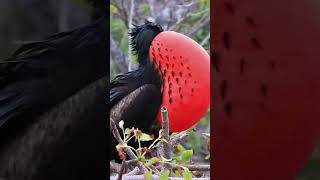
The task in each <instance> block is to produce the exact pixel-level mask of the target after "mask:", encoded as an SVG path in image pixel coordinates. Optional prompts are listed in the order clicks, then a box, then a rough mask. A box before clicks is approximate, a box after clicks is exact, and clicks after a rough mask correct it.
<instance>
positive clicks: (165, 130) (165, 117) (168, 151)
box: [160, 107, 172, 170]
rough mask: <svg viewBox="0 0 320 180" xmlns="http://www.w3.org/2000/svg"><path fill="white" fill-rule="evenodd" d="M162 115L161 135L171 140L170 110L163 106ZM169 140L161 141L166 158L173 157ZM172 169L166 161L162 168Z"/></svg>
mask: <svg viewBox="0 0 320 180" xmlns="http://www.w3.org/2000/svg"><path fill="white" fill-rule="evenodd" d="M161 115H162V129H163V131H162V133H161V136H162V137H163V138H164V139H165V140H166V141H167V142H169V141H170V136H169V117H168V110H167V108H166V107H162V108H161ZM167 142H162V143H161V148H160V154H161V155H162V156H163V157H164V158H166V159H171V150H172V149H171V147H170V144H169V143H167ZM168 169H170V165H169V164H167V163H165V164H164V165H163V167H162V170H168Z"/></svg>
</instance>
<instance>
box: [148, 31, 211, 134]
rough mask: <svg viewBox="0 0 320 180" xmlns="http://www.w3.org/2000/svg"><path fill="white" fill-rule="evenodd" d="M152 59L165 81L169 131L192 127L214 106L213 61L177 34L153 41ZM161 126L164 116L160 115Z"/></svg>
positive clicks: (165, 35)
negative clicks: (211, 102)
mask: <svg viewBox="0 0 320 180" xmlns="http://www.w3.org/2000/svg"><path fill="white" fill-rule="evenodd" d="M149 56H150V61H151V63H153V64H154V66H155V68H156V69H157V71H158V72H159V74H160V76H161V78H162V82H163V83H162V87H161V91H162V94H163V95H162V104H161V106H160V107H163V106H165V107H167V109H168V116H169V129H170V131H171V132H180V131H183V130H186V129H188V128H190V127H192V126H193V125H194V124H195V123H197V122H198V121H199V120H200V119H201V118H202V117H203V116H204V115H205V113H206V112H207V111H208V108H209V105H210V57H209V55H208V53H207V52H206V50H205V49H204V48H203V47H201V46H200V45H199V44H198V43H197V42H195V41H194V40H192V39H191V38H189V37H187V36H185V35H183V34H180V33H177V32H173V31H166V32H161V33H160V34H158V35H157V36H156V37H155V38H154V39H153V41H152V43H151V46H150V49H149ZM158 123H159V125H160V126H161V123H162V119H161V112H160V111H159V113H158Z"/></svg>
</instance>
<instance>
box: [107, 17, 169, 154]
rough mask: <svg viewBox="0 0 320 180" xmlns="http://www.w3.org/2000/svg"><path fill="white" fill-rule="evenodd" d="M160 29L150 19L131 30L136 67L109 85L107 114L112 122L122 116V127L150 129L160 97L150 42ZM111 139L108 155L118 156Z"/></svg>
mask: <svg viewBox="0 0 320 180" xmlns="http://www.w3.org/2000/svg"><path fill="white" fill-rule="evenodd" d="M162 31H163V30H162V28H161V27H160V26H159V25H156V24H154V23H151V22H146V24H144V25H142V26H136V27H135V28H133V29H132V30H131V33H130V36H131V46H132V49H133V51H134V52H135V53H136V54H137V55H138V63H139V68H138V69H137V70H135V71H132V72H128V73H125V74H122V75H118V76H117V77H115V79H114V80H112V82H111V83H110V89H109V92H110V94H109V98H110V105H111V112H110V116H111V118H114V121H116V122H119V121H120V120H124V122H125V126H126V127H129V128H130V127H135V128H139V129H141V130H142V131H143V132H146V133H150V132H151V127H152V125H153V124H155V119H156V116H157V112H158V111H159V106H160V104H161V101H162V94H161V84H162V78H161V76H160V74H159V73H158V71H157V69H155V67H154V66H153V65H152V64H151V63H150V60H149V48H150V45H151V42H152V40H153V39H154V37H155V36H156V35H158V34H159V33H160V32H162ZM115 114H116V115H115ZM111 136H112V135H111ZM111 139H112V141H111V142H112V143H111V147H112V148H113V152H112V153H111V159H118V157H117V152H116V151H115V146H116V145H117V142H116V140H115V139H114V138H113V137H111Z"/></svg>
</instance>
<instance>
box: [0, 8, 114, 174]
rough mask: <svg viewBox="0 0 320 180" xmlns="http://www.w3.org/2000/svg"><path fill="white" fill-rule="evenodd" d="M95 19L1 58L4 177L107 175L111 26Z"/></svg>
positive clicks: (104, 13)
mask: <svg viewBox="0 0 320 180" xmlns="http://www.w3.org/2000/svg"><path fill="white" fill-rule="evenodd" d="M98 4H99V3H96V2H94V6H95V7H96V8H98V9H99V8H103V9H107V8H106V7H107V4H105V6H103V7H102V6H101V7H99V6H97V5H98ZM94 14H95V16H94V17H95V18H97V20H95V21H94V22H93V23H91V24H89V25H86V26H84V27H80V28H77V29H74V30H71V31H67V32H61V33H58V34H55V35H52V36H50V37H48V38H46V39H45V40H42V41H37V42H32V43H28V44H24V45H22V46H21V47H20V48H18V49H17V50H16V51H15V52H14V53H13V54H12V56H11V57H9V58H8V59H5V60H1V61H0V179H5V180H7V179H10V180H21V179H27V180H29V179H32V180H37V179H39V180H40V179H47V180H48V179H55V180H57V179H69V180H70V179H71V180H72V179H77V180H79V179H102V178H106V176H107V164H108V163H106V160H107V150H106V149H107V145H106V143H107V133H106V132H107V125H106V122H105V118H106V105H107V103H106V102H105V98H104V97H105V96H106V93H105V89H106V88H107V84H108V83H109V80H107V79H108V73H107V72H108V61H107V56H108V54H107V52H108V49H107V48H108V23H109V22H108V19H107V11H103V10H99V12H97V13H94ZM98 16H100V17H98Z"/></svg>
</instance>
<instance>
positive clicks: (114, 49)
mask: <svg viewBox="0 0 320 180" xmlns="http://www.w3.org/2000/svg"><path fill="white" fill-rule="evenodd" d="M110 55H111V61H113V62H114V63H115V64H117V66H118V67H119V69H120V71H121V72H127V69H128V64H127V62H128V61H127V57H126V55H125V54H124V53H123V52H122V51H121V50H120V49H119V48H118V44H117V43H116V41H115V40H114V39H113V38H112V36H111V34H110Z"/></svg>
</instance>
